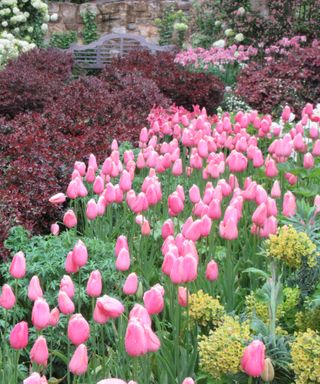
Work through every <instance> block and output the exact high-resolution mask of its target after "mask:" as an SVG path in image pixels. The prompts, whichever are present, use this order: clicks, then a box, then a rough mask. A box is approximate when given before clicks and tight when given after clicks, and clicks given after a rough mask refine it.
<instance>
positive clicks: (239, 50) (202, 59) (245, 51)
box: [175, 44, 258, 68]
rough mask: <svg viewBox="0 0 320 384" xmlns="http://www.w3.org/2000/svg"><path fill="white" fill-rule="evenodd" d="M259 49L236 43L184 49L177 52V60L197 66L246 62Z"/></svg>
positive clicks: (180, 62)
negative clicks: (221, 46)
mask: <svg viewBox="0 0 320 384" xmlns="http://www.w3.org/2000/svg"><path fill="white" fill-rule="evenodd" d="M257 53H258V50H257V49H256V48H254V47H252V46H247V47H246V46H244V45H239V46H238V45H236V44H233V45H231V46H230V47H226V48H219V47H212V48H210V49H204V48H191V49H188V50H187V51H182V52H180V53H178V54H177V56H176V58H175V62H176V63H179V64H181V65H183V66H189V65H194V66H195V68H198V67H202V66H204V67H205V68H207V67H208V65H215V66H219V65H224V64H233V63H235V62H237V63H245V62H247V61H249V60H250V58H251V57H252V56H256V55H257Z"/></svg>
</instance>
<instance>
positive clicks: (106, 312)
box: [93, 295, 124, 324]
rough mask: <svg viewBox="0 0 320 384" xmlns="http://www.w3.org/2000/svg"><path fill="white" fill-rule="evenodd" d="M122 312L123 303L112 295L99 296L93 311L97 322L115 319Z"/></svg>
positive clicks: (101, 322)
mask: <svg viewBox="0 0 320 384" xmlns="http://www.w3.org/2000/svg"><path fill="white" fill-rule="evenodd" d="M123 312H124V306H123V304H122V303H121V302H120V301H119V300H117V299H114V298H113V297H110V296H107V295H104V296H102V297H99V298H98V299H97V302H96V306H95V309H94V313H93V318H94V321H95V322H97V323H99V324H104V323H106V322H107V321H108V320H109V319H110V318H111V319H115V318H117V317H119V316H121V314H122V313H123Z"/></svg>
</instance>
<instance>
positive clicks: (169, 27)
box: [155, 6, 188, 47]
mask: <svg viewBox="0 0 320 384" xmlns="http://www.w3.org/2000/svg"><path fill="white" fill-rule="evenodd" d="M155 23H156V25H157V27H158V31H159V37H160V39H159V44H160V45H168V44H177V45H178V46H179V47H182V45H183V43H184V41H185V39H186V33H187V30H188V19H187V17H186V15H185V14H184V12H183V11H182V10H179V11H175V8H174V6H169V7H166V8H165V10H164V12H163V15H162V17H161V18H158V19H156V21H155Z"/></svg>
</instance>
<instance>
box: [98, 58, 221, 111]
mask: <svg viewBox="0 0 320 384" xmlns="http://www.w3.org/2000/svg"><path fill="white" fill-rule="evenodd" d="M174 58H175V54H174V53H171V52H158V53H157V54H151V53H150V52H147V51H132V52H131V53H130V54H129V55H127V56H126V57H123V58H118V59H116V60H114V62H113V63H112V64H111V65H110V66H107V67H106V68H105V69H104V70H103V72H102V74H101V78H104V79H106V80H107V81H108V82H110V83H112V82H113V81H114V77H113V76H114V75H113V72H114V69H115V68H117V69H118V70H119V71H121V72H123V73H132V72H134V71H137V72H139V73H141V75H142V76H143V77H146V78H148V79H152V80H153V81H154V82H155V83H156V84H157V86H158V87H159V89H160V91H161V92H162V93H163V94H164V95H165V96H166V97H168V98H170V99H171V100H172V102H174V103H175V104H177V105H179V106H183V107H185V108H186V109H189V110H192V106H193V105H200V106H201V107H205V108H206V109H207V111H208V112H209V113H213V112H214V111H215V110H216V108H217V107H218V106H219V104H220V103H221V101H222V98H223V91H224V86H223V83H222V82H221V81H220V80H219V79H218V78H216V77H215V76H213V75H207V74H204V73H192V72H189V71H187V70H185V69H183V68H182V67H180V66H179V65H177V64H175V63H174Z"/></svg>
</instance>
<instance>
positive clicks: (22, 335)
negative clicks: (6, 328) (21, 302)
mask: <svg viewBox="0 0 320 384" xmlns="http://www.w3.org/2000/svg"><path fill="white" fill-rule="evenodd" d="M9 341H10V346H11V348H13V349H24V348H25V347H26V346H27V345H28V341H29V330H28V323H27V322H26V321H21V322H20V323H18V324H16V325H15V326H14V327H13V329H12V331H11V332H10V337H9Z"/></svg>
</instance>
